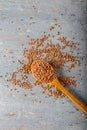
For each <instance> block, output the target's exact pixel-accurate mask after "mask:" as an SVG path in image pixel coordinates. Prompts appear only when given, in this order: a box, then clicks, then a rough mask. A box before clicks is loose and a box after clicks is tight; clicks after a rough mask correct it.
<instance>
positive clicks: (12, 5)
mask: <svg viewBox="0 0 87 130" xmlns="http://www.w3.org/2000/svg"><path fill="white" fill-rule="evenodd" d="M61 14H63V15H61ZM70 14H75V16H74V17H71V16H70ZM31 17H32V19H31ZM86 18H87V7H86V0H78V1H76V0H67V1H66V0H0V75H3V77H2V78H1V77H0V130H87V125H86V124H87V116H86V115H85V114H84V113H83V112H82V111H80V110H78V109H77V107H76V106H75V105H74V104H73V103H72V102H71V101H69V99H67V98H66V97H65V98H63V99H55V98H54V97H50V98H45V96H44V95H41V94H40V90H39V88H36V89H34V90H33V91H35V93H36V94H35V95H33V96H32V95H30V92H29V90H23V89H20V88H18V89H19V91H20V92H19V93H15V92H14V91H12V92H11V91H10V89H9V88H7V87H6V78H5V74H6V72H8V73H10V72H12V71H14V70H15V69H16V68H17V67H19V65H18V63H17V62H15V63H12V60H14V61H17V60H19V59H20V60H22V59H23V56H22V49H23V47H22V44H24V46H27V44H26V43H27V42H28V37H27V35H30V36H34V37H37V36H38V35H39V34H40V33H41V32H43V31H45V32H48V30H47V29H48V27H49V25H52V24H54V23H55V19H56V20H57V22H58V23H60V25H61V27H62V29H59V30H58V31H60V33H61V36H65V37H67V38H68V39H72V38H73V37H75V40H76V41H77V42H80V49H81V53H80V55H79V59H81V58H82V57H83V59H84V60H83V63H82V64H81V66H80V68H79V67H76V68H75V69H74V70H73V71H72V75H75V76H76V79H77V81H78V82H79V81H80V80H81V79H80V77H79V75H78V71H79V69H81V74H82V77H83V80H82V81H81V84H80V85H79V84H78V85H77V87H76V88H74V94H75V95H76V96H77V97H79V99H81V100H82V101H83V102H84V103H87V66H84V64H85V63H86V62H87V60H85V58H84V55H85V54H87V26H86V25H87V20H86ZM32 22H36V23H35V24H31V23H32ZM68 51H69V50H68ZM76 51H78V50H76ZM9 52H13V53H9ZM12 58H13V59H12ZM8 76H9V75H8ZM31 80H32V79H31ZM9 86H10V88H14V86H13V85H12V84H10V83H9ZM79 90H80V91H79ZM25 93H27V97H24V96H23V95H24V94H25ZM40 101H41V103H40Z"/></svg>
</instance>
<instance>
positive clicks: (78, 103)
mask: <svg viewBox="0 0 87 130" xmlns="http://www.w3.org/2000/svg"><path fill="white" fill-rule="evenodd" d="M52 85H54V86H55V87H56V88H58V89H59V90H60V91H62V92H63V93H64V94H65V95H66V96H67V97H68V98H69V99H70V100H71V101H72V102H73V103H75V104H76V105H77V106H78V107H79V108H80V109H81V110H82V111H83V112H85V113H86V114H87V106H85V105H84V104H83V103H82V102H81V101H79V100H78V99H77V98H76V97H75V96H74V95H72V94H71V93H70V92H69V91H68V90H67V89H65V88H64V87H63V86H62V85H61V84H60V82H59V81H58V79H55V80H53V82H52Z"/></svg>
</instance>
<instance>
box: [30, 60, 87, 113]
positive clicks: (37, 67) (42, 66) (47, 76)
mask: <svg viewBox="0 0 87 130" xmlns="http://www.w3.org/2000/svg"><path fill="white" fill-rule="evenodd" d="M31 71H32V74H33V76H34V77H35V78H36V79H37V80H38V81H40V82H42V83H47V84H50V85H53V86H55V87H56V88H58V89H59V90H60V91H62V92H63V93H64V94H65V95H66V96H67V97H68V98H69V99H70V100H71V101H72V102H73V103H75V104H76V105H77V106H78V107H79V108H80V109H81V110H82V111H83V112H84V113H86V114H87V106H85V105H84V104H83V103H82V102H81V101H79V100H78V99H77V98H76V97H75V96H74V95H72V94H71V93H70V92H69V91H68V90H67V89H66V88H64V87H63V86H62V85H61V84H60V82H59V80H58V78H57V75H56V73H55V71H54V69H53V67H52V66H51V65H50V64H49V63H47V62H45V61H43V60H35V61H34V62H33V63H32V65H31Z"/></svg>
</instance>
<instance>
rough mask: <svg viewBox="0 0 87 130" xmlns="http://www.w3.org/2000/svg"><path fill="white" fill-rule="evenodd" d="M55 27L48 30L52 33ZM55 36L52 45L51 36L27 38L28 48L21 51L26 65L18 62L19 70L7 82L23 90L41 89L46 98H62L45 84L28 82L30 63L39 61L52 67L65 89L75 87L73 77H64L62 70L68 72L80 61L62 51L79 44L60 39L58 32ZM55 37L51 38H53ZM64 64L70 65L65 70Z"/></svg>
mask: <svg viewBox="0 0 87 130" xmlns="http://www.w3.org/2000/svg"><path fill="white" fill-rule="evenodd" d="M55 26H56V25H55ZM55 26H52V27H50V28H49V30H50V31H51V32H52V30H53V29H54V28H55ZM55 35H56V37H57V41H58V42H57V43H53V42H52V40H51V35H50V34H46V33H42V34H41V35H40V37H39V38H31V37H29V42H28V44H29V48H26V49H24V50H23V56H24V58H25V59H26V60H27V64H25V63H23V62H21V61H19V62H20V63H21V68H19V69H17V70H16V71H15V72H12V74H11V77H10V80H9V81H11V82H12V83H13V84H15V85H17V86H20V87H23V88H25V89H31V88H32V87H33V86H36V85H38V86H39V87H40V88H42V93H46V94H47V95H48V96H55V97H57V98H59V97H63V96H64V95H63V93H62V92H60V91H59V90H57V89H56V88H53V87H52V86H49V85H46V84H45V85H44V84H42V83H41V82H38V81H35V82H34V83H31V82H30V81H29V80H28V77H29V76H30V75H31V64H32V62H33V61H35V60H38V59H41V60H44V61H46V62H48V63H49V64H50V65H52V66H53V68H54V70H55V71H56V72H57V76H58V79H59V81H60V82H61V83H62V84H63V85H64V86H65V87H68V86H70V85H73V86H75V85H76V81H75V80H74V77H72V76H64V75H63V70H66V71H68V72H70V71H71V70H72V68H74V67H75V65H76V64H77V65H80V61H79V60H78V57H77V56H72V54H71V53H68V52H65V51H64V49H65V48H66V47H69V48H71V49H75V48H76V45H79V43H75V42H74V41H69V40H67V38H65V37H61V36H60V33H59V32H58V33H56V34H55ZM55 35H54V37H52V38H55ZM59 42H60V43H61V45H60V43H59ZM66 63H70V64H69V66H67V68H65V64H66ZM18 74H19V75H20V76H19V79H18V78H17V75H18Z"/></svg>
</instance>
